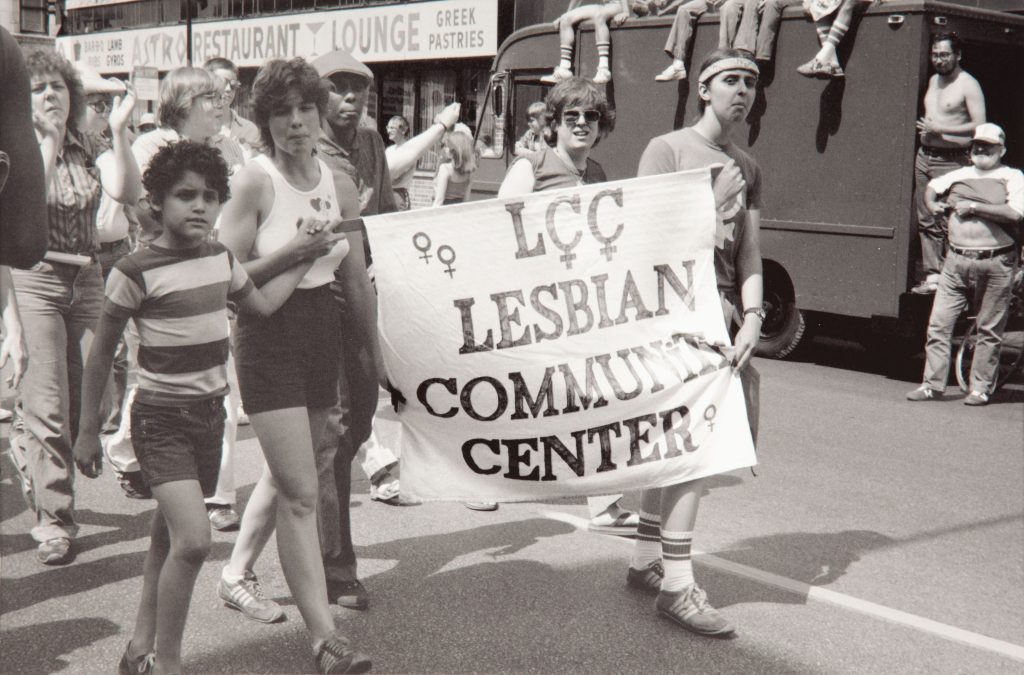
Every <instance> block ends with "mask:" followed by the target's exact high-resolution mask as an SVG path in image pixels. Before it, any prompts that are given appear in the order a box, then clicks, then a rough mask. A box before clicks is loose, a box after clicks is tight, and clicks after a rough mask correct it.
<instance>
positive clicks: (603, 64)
mask: <svg viewBox="0 0 1024 675" xmlns="http://www.w3.org/2000/svg"><path fill="white" fill-rule="evenodd" d="M611 51H612V43H610V42H598V43H597V67H598V68H607V67H608V55H609V54H610V53H611Z"/></svg>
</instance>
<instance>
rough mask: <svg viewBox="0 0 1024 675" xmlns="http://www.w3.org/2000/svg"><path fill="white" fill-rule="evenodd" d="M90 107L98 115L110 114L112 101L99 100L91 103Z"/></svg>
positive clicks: (89, 103)
mask: <svg viewBox="0 0 1024 675" xmlns="http://www.w3.org/2000/svg"><path fill="white" fill-rule="evenodd" d="M88 105H89V107H90V108H92V109H93V110H95V111H96V112H98V113H105V112H110V101H104V100H102V99H97V100H95V101H89V102H88Z"/></svg>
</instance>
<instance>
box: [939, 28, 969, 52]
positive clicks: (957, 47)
mask: <svg viewBox="0 0 1024 675" xmlns="http://www.w3.org/2000/svg"><path fill="white" fill-rule="evenodd" d="M936 42H949V46H950V47H952V48H953V53H954V54H963V53H964V41H963V40H961V39H960V36H959V35H957V34H956V33H954V32H953V31H943V32H941V33H933V34H932V42H931V46H932V47H934V46H935V43H936Z"/></svg>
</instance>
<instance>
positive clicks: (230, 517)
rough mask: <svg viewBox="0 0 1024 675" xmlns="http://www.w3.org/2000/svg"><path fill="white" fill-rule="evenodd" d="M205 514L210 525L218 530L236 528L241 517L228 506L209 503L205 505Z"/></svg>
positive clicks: (223, 530)
mask: <svg viewBox="0 0 1024 675" xmlns="http://www.w3.org/2000/svg"><path fill="white" fill-rule="evenodd" d="M206 515H207V516H208V517H209V518H210V525H212V526H213V529H215V530H218V531H220V532H226V531H228V530H237V529H238V523H239V521H240V520H241V518H239V517H238V514H237V513H236V512H235V510H234V509H233V508H231V507H230V506H223V505H221V504H211V505H209V506H207V507H206Z"/></svg>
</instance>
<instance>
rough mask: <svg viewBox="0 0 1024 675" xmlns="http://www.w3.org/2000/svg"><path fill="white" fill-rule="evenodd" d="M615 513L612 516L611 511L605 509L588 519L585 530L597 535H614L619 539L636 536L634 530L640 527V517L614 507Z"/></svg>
mask: <svg viewBox="0 0 1024 675" xmlns="http://www.w3.org/2000/svg"><path fill="white" fill-rule="evenodd" d="M615 512H616V513H617V514H618V515H612V510H611V509H606V510H605V511H602V512H601V513H599V514H597V515H596V516H594V517H593V518H591V519H590V522H589V523H588V524H587V529H588V530H590V531H591V532H597V533H599V534H614V535H618V536H620V537H632V536H633V535H634V534H636V528H637V527H638V526H639V525H640V515H639V514H637V513H633V512H631V511H623V510H622V509H621V508H619V507H618V504H616V505H615Z"/></svg>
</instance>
